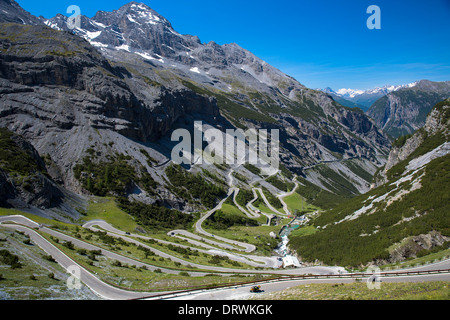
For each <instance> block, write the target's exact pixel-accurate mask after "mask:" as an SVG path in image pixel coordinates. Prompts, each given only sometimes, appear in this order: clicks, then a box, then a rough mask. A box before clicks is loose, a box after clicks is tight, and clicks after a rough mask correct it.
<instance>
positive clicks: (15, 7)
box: [0, 0, 42, 25]
mask: <svg viewBox="0 0 450 320" xmlns="http://www.w3.org/2000/svg"><path fill="white" fill-rule="evenodd" d="M1 22H11V23H19V24H29V25H37V24H42V22H41V21H40V19H39V18H37V17H35V16H33V15H31V14H30V13H29V12H27V11H25V10H24V9H23V8H22V7H21V6H19V4H18V3H17V2H16V1H14V0H0V23H1Z"/></svg>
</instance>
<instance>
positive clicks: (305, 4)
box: [17, 0, 450, 90]
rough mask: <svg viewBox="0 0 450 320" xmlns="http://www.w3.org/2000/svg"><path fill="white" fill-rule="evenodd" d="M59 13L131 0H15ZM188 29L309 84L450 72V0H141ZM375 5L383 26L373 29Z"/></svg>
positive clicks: (365, 85) (89, 11) (363, 85)
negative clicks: (370, 24) (371, 11)
mask: <svg viewBox="0 0 450 320" xmlns="http://www.w3.org/2000/svg"><path fill="white" fill-rule="evenodd" d="M17 2H18V3H19V4H20V5H21V6H22V7H23V8H24V9H25V10H27V11H29V12H31V13H32V14H34V15H37V16H39V15H43V16H44V17H46V18H50V17H53V16H54V15H56V13H63V14H64V13H65V11H66V8H67V7H68V6H69V5H72V4H75V5H78V6H79V7H80V8H81V13H82V14H84V15H86V16H88V17H92V16H93V15H94V14H95V13H96V12H97V11H99V10H103V11H112V10H114V9H117V8H119V7H120V6H122V5H124V4H126V3H127V2H129V1H126V0H99V1H92V0H91V1H86V0H68V1H66V0H60V1H48V0H40V1H36V0H17ZM138 2H143V3H145V4H147V5H148V6H150V7H151V8H152V9H154V10H155V11H157V12H158V13H160V14H161V15H163V16H164V17H165V18H167V19H168V20H169V21H170V22H171V23H172V25H173V27H174V29H175V30H177V31H178V32H180V33H183V34H192V35H198V36H199V37H200V39H201V41H202V42H209V41H215V42H217V43H219V44H224V43H231V42H235V43H237V44H239V45H240V46H242V47H243V48H245V49H247V50H249V51H251V52H253V53H254V54H256V55H257V56H258V57H260V58H262V59H263V60H265V61H267V62H268V63H270V64H272V65H273V66H275V67H277V68H278V69H280V70H281V71H283V72H285V73H287V74H289V75H291V76H293V77H294V78H296V79H297V80H298V81H300V82H301V83H303V84H304V85H306V86H308V87H310V88H324V87H326V86H329V87H331V88H333V89H340V88H353V89H362V90H365V89H370V88H373V87H376V86H383V85H387V84H391V85H398V84H405V83H410V82H413V81H416V80H421V79H428V80H433V81H445V80H450V41H449V40H450V36H449V35H450V23H449V21H450V0H427V1H423V0H422V1H419V0H410V1H399V0H390V1H385V0H370V1H368V0H352V1H350V0H327V1H324V0H322V1H321V0H317V1H313V0H295V1H294V0H289V1H288V0H277V1H273V0H272V1H267V0H259V1H255V0H240V1H237V0H227V1H219V0H215V1H211V0H189V1H187V0H172V1H168V0H141V1H138ZM370 5H377V6H379V7H380V9H381V29H380V30H369V29H368V28H367V26H366V21H367V19H368V18H369V16H370V14H367V13H366V10H367V8H368V7H369V6H370Z"/></svg>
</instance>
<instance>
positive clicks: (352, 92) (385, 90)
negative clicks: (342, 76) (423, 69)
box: [323, 81, 418, 98]
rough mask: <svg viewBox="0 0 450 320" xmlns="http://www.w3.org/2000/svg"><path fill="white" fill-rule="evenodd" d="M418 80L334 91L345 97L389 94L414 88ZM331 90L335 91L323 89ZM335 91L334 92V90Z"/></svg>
mask: <svg viewBox="0 0 450 320" xmlns="http://www.w3.org/2000/svg"><path fill="white" fill-rule="evenodd" d="M417 83H418V82H417V81H416V82H413V83H409V84H405V85H398V86H392V85H386V86H384V87H376V88H374V89H369V90H357V89H350V88H348V89H346V88H342V89H339V90H337V91H334V93H336V94H337V95H339V96H341V97H343V98H355V97H356V96H360V95H367V94H369V95H370V94H383V95H385V94H388V93H390V92H393V91H397V90H399V89H402V88H412V87H414V86H415V85H416V84H417ZM329 90H331V91H333V90H332V89H331V88H329V87H328V88H325V89H324V90H323V91H324V92H330V91H329ZM332 93H333V92H332Z"/></svg>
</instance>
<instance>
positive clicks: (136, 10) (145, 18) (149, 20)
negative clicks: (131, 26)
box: [118, 2, 170, 25]
mask: <svg viewBox="0 0 450 320" xmlns="http://www.w3.org/2000/svg"><path fill="white" fill-rule="evenodd" d="M118 12H120V13H122V15H124V16H126V18H127V19H128V20H129V21H130V22H133V23H136V24H138V25H141V24H142V23H144V24H153V25H156V24H159V23H162V24H166V25H170V23H169V21H167V20H166V19H165V18H164V17H162V16H161V15H159V14H158V13H157V12H156V11H154V10H153V9H151V8H150V7H149V6H147V5H145V4H143V3H138V2H130V3H128V4H126V5H124V6H122V7H121V8H120V9H119V10H118Z"/></svg>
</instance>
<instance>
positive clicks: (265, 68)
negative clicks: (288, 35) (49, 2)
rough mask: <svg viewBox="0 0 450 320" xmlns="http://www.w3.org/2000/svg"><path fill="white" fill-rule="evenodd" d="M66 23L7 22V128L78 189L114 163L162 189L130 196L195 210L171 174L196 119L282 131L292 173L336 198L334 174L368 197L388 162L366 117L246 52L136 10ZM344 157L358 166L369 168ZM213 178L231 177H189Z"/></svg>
mask: <svg viewBox="0 0 450 320" xmlns="http://www.w3.org/2000/svg"><path fill="white" fill-rule="evenodd" d="M11 3H13V2H11ZM8 10H10V11H11V9H8ZM6 11H7V10H6ZM58 19H59V20H60V21H58ZM65 19H66V18H65V17H64V16H57V17H55V18H54V19H50V20H47V21H43V20H40V22H39V23H33V24H31V25H27V24H22V25H18V24H13V23H10V22H9V20H7V19H6V18H4V16H3V15H2V14H1V13H0V21H1V22H5V21H7V23H4V24H2V28H1V31H0V48H1V49H0V80H1V88H0V90H2V93H3V94H2V96H1V98H0V99H1V106H2V107H1V109H0V125H1V126H3V127H7V128H9V129H10V130H12V131H13V132H15V133H18V134H20V135H22V136H23V137H25V138H26V139H27V140H29V141H30V142H31V143H32V144H33V146H34V147H35V148H36V149H37V150H38V152H39V153H40V154H41V155H42V154H49V155H50V156H51V159H52V161H53V163H55V165H56V167H57V168H58V171H59V172H60V174H59V180H60V181H62V184H63V185H64V186H65V187H66V188H68V189H69V190H73V191H75V192H78V193H87V194H89V192H87V190H86V189H85V187H86V186H85V185H83V184H82V183H81V182H80V180H79V179H77V177H75V175H74V168H75V166H76V165H82V164H83V159H85V158H86V157H90V158H89V159H90V161H94V160H95V161H97V162H98V163H105V161H110V162H111V161H113V160H112V158H111V157H110V155H113V154H116V155H118V156H117V157H118V158H117V159H119V158H121V157H125V159H128V158H129V159H130V160H127V163H128V164H129V165H130V166H132V167H133V168H135V171H136V172H137V176H134V177H133V178H134V179H138V178H139V179H141V178H142V177H143V176H146V174H149V175H150V176H151V179H152V180H154V181H156V184H157V186H156V187H155V188H156V190H153V191H152V190H149V191H148V192H147V191H145V190H143V187H142V186H141V185H140V183H138V182H139V181H134V187H133V184H130V185H129V186H128V187H127V190H128V192H129V196H130V197H135V198H139V199H141V200H142V201H144V202H149V203H153V202H155V201H160V202H161V201H162V203H163V204H164V205H169V206H172V207H176V208H179V209H183V210H184V209H189V210H194V209H195V208H194V207H192V205H191V204H188V203H187V201H186V199H183V197H181V196H180V195H179V194H176V192H174V190H173V186H171V183H170V181H168V177H167V175H166V169H167V167H168V166H169V164H170V152H171V148H172V147H173V145H174V143H173V142H171V141H170V134H171V131H172V130H174V129H176V128H180V127H183V128H187V129H190V130H192V129H193V122H194V121H195V120H202V121H204V123H205V126H210V127H216V128H221V129H222V130H224V129H227V128H230V129H233V128H237V127H239V128H264V129H279V130H280V140H281V141H280V144H281V151H280V158H281V163H282V166H283V168H284V169H287V171H288V172H289V171H290V172H291V174H292V172H295V173H297V174H300V175H305V178H306V179H309V180H310V181H312V182H314V183H317V184H318V185H319V186H321V187H323V188H328V189H333V190H332V191H334V192H338V191H337V190H334V188H333V187H332V185H335V186H338V185H339V182H336V181H334V180H333V179H334V178H333V176H334V175H336V179H337V180H339V181H340V180H342V179H344V180H345V181H350V183H352V184H354V185H355V186H356V187H355V188H354V190H352V193H355V194H357V193H359V192H364V191H366V190H368V189H369V187H370V184H369V181H367V176H368V175H369V176H370V175H371V174H373V173H374V172H375V171H376V170H377V167H378V166H380V165H382V164H383V163H384V161H385V160H384V158H383V157H384V156H386V155H387V151H388V149H389V145H390V143H389V140H388V139H387V138H386V136H384V135H383V133H381V132H380V130H379V129H378V128H377V127H376V126H375V124H374V123H373V121H371V120H370V119H369V118H368V117H367V116H365V115H364V114H363V113H361V112H359V111H355V110H351V109H349V108H345V107H343V106H341V105H339V104H338V103H336V102H335V101H334V100H333V99H332V98H331V97H329V96H328V95H327V94H324V93H322V92H318V91H316V90H311V89H308V88H306V87H304V86H303V85H301V84H300V83H299V82H298V81H296V80H295V79H293V78H291V77H289V76H287V75H285V74H283V73H282V72H280V71H279V70H277V69H276V68H274V67H272V66H270V65H268V64H267V63H265V62H264V61H262V60H261V59H259V58H257V57H256V56H254V55H253V54H251V53H250V52H249V51H246V50H245V49H242V48H241V47H239V46H238V45H236V44H229V45H223V46H220V45H217V44H215V43H213V42H210V43H207V44H202V43H201V42H200V41H199V39H198V38H196V37H195V36H185V35H184V36H183V35H180V34H178V33H177V32H176V31H174V30H173V29H172V27H171V25H170V23H169V22H168V21H167V20H165V19H164V18H163V17H161V16H160V15H158V14H157V13H155V12H154V11H153V10H151V9H150V8H148V7H147V6H145V5H142V4H138V3H134V2H133V3H130V4H127V5H125V6H123V7H122V8H120V9H118V10H116V11H113V12H110V13H108V12H99V13H98V14H97V15H96V16H95V17H94V18H92V19H88V18H86V17H82V19H81V21H82V25H81V28H80V29H77V30H74V31H73V32H72V31H70V32H69V31H64V30H58V29H64V25H65V24H64V22H65ZM44 24H46V25H48V26H51V27H52V28H50V27H48V26H46V25H44ZM55 29H56V30H55ZM141 34H142V35H141ZM149 34H152V35H153V38H152V37H148V35H149ZM169 47H170V48H171V49H172V50H170V48H169ZM89 152H91V153H89ZM94 156H95V157H94ZM343 160H346V161H347V160H348V162H352V161H355V162H358V168H359V169H358V170H354V168H353V167H352V169H353V170H351V169H350V168H349V167H347V164H346V161H343ZM318 163H323V165H324V166H327V165H328V164H329V163H331V164H333V166H332V169H331V170H333V172H334V173H335V174H333V175H331V176H330V175H327V174H325V173H324V172H323V171H321V170H318V169H317V170H316V168H315V165H316V164H318ZM305 168H309V169H308V170H304V169H305ZM234 169H236V172H237V173H239V174H241V175H244V176H246V177H248V179H249V181H257V180H258V179H259V180H261V177H259V176H258V175H257V174H254V173H251V172H250V171H248V170H247V169H245V168H244V167H239V168H234ZM204 170H207V171H209V172H210V173H211V174H213V175H214V176H216V177H217V178H218V179H219V180H221V181H226V180H227V176H228V174H229V170H230V168H226V167H225V168H218V167H211V166H209V167H207V166H203V167H201V166H200V167H193V168H191V171H192V172H195V173H199V174H202V173H203V172H205V171H204ZM85 173H86V172H85ZM361 174H362V175H363V176H364V177H366V178H365V179H363V178H361ZM146 177H148V176H146ZM204 179H205V180H207V181H212V180H211V177H209V178H208V177H207V176H204ZM147 180H148V179H147ZM215 183H217V181H216V182H215ZM222 183H223V182H222ZM238 183H239V184H241V185H242V186H245V185H246V182H243V181H240V182H238ZM262 183H263V184H265V186H266V187H267V188H269V189H270V190H271V191H272V192H273V193H276V192H279V191H280V190H278V189H276V188H275V187H274V186H273V185H271V184H270V183H267V182H265V181H262ZM330 184H331V185H330ZM327 185H328V187H327ZM133 188H134V189H133ZM330 191H331V190H330ZM342 192H347V190H345V191H344V190H342Z"/></svg>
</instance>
